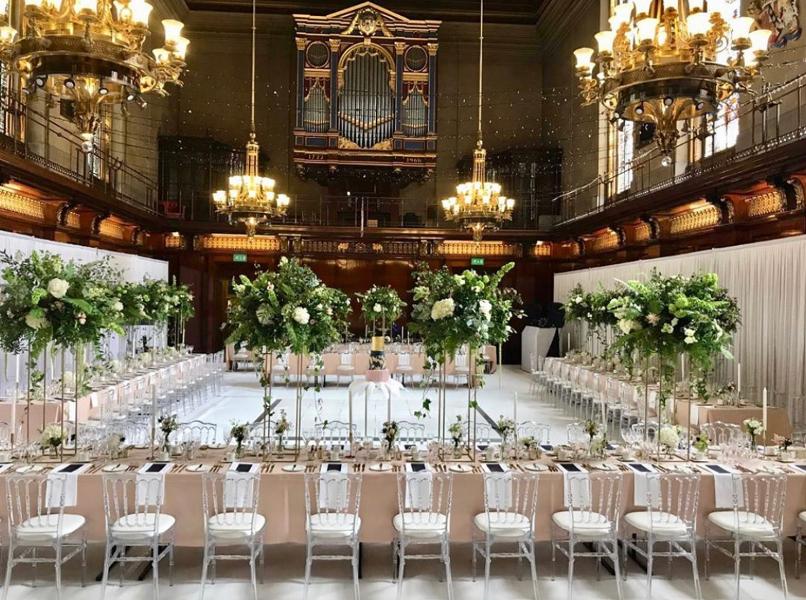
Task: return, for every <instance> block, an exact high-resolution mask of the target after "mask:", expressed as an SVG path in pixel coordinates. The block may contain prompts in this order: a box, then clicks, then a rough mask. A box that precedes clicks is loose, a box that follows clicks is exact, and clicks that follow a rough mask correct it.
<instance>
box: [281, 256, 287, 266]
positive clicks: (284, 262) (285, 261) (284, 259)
mask: <svg viewBox="0 0 806 600" xmlns="http://www.w3.org/2000/svg"><path fill="white" fill-rule="evenodd" d="M280 264H281V265H285V264H288V259H287V258H286V257H285V256H283V257H282V258H281V259H280Z"/></svg>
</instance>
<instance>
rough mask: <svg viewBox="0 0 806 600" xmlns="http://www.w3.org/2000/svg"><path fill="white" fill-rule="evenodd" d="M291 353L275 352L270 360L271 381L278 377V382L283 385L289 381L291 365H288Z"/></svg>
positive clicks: (275, 381)
mask: <svg viewBox="0 0 806 600" xmlns="http://www.w3.org/2000/svg"><path fill="white" fill-rule="evenodd" d="M290 360H291V355H290V353H289V352H281V353H279V354H275V355H273V357H272V360H271V378H272V383H277V379H278V378H279V379H280V383H282V384H283V385H286V386H287V385H288V384H289V381H290V375H289V373H290V372H291V366H290Z"/></svg>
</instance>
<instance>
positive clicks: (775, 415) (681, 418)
mask: <svg viewBox="0 0 806 600" xmlns="http://www.w3.org/2000/svg"><path fill="white" fill-rule="evenodd" d="M690 406H691V400H678V401H677V403H676V404H675V419H676V421H677V422H678V423H679V424H681V425H685V424H686V410H687V409H688V408H689V407H690ZM761 417H762V409H761V407H760V406H756V405H747V406H720V405H716V404H702V403H696V404H695V405H694V409H692V411H691V425H692V426H697V427H699V426H700V425H703V424H705V423H715V422H717V421H721V422H723V423H733V424H734V425H742V423H744V421H745V420H746V419H758V420H759V421H761ZM776 435H780V436H783V437H789V436H790V435H792V428H791V426H790V424H789V415H788V414H787V412H786V410H784V409H783V408H775V407H768V408H767V439H768V440H772V439H773V437H774V436H776ZM770 443H771V442H770Z"/></svg>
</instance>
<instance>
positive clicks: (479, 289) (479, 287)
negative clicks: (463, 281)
mask: <svg viewBox="0 0 806 600" xmlns="http://www.w3.org/2000/svg"><path fill="white" fill-rule="evenodd" d="M473 291H474V292H476V293H477V294H480V293H481V286H480V285H474V286H473Z"/></svg>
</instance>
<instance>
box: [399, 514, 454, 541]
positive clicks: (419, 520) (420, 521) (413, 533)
mask: <svg viewBox="0 0 806 600" xmlns="http://www.w3.org/2000/svg"><path fill="white" fill-rule="evenodd" d="M392 525H393V526H394V528H395V530H396V531H399V532H401V533H403V531H404V527H405V533H406V536H408V537H416V538H438V537H440V536H441V535H442V534H444V533H445V528H446V519H445V515H443V514H442V513H404V514H402V515H401V514H400V513H398V514H396V515H395V517H394V518H393V519H392Z"/></svg>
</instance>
